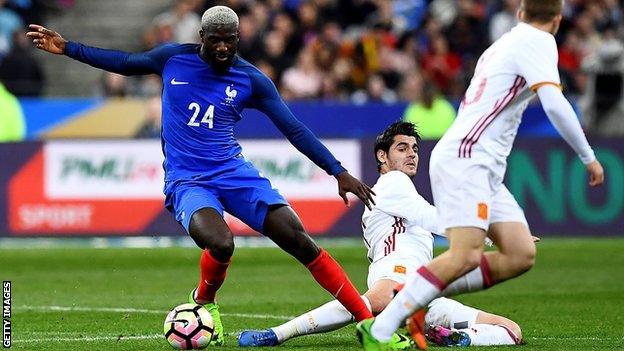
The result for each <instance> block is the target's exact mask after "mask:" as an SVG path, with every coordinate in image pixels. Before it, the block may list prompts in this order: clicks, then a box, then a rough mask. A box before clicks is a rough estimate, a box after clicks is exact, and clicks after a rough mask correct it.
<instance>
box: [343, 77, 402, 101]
mask: <svg viewBox="0 0 624 351" xmlns="http://www.w3.org/2000/svg"><path fill="white" fill-rule="evenodd" d="M397 100H398V97H397V94H396V93H395V92H394V91H393V90H391V89H388V87H387V86H386V82H384V80H383V77H382V76H381V75H379V74H373V75H371V76H370V77H369V78H368V82H367V83H366V90H358V91H356V92H355V93H353V96H352V97H351V101H353V103H355V104H363V103H367V102H383V103H385V104H392V103H395V102H397Z"/></svg>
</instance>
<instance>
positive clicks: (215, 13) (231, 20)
mask: <svg viewBox="0 0 624 351" xmlns="http://www.w3.org/2000/svg"><path fill="white" fill-rule="evenodd" d="M232 24H233V25H236V27H238V15H237V14H236V12H234V10H232V9H231V8H229V7H227V6H213V7H211V8H209V9H208V10H206V11H205V12H204V14H203V15H202V19H201V26H202V28H208V26H211V25H232Z"/></svg>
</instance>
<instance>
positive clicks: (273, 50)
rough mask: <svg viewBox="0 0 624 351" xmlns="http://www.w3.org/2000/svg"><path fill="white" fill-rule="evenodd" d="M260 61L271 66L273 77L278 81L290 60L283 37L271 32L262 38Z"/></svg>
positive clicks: (276, 32)
mask: <svg viewBox="0 0 624 351" xmlns="http://www.w3.org/2000/svg"><path fill="white" fill-rule="evenodd" d="M260 60H262V61H265V62H267V63H268V64H269V65H271V66H273V70H274V71H275V77H276V78H277V80H278V81H279V80H280V78H281V76H282V73H283V72H284V71H285V70H286V69H287V68H288V67H289V66H290V65H291V62H292V59H291V58H290V56H289V55H287V54H286V41H285V39H284V35H282V34H281V33H280V32H278V31H275V30H274V31H271V32H269V33H268V34H267V35H266V36H265V37H264V50H263V53H262V56H261V58H260Z"/></svg>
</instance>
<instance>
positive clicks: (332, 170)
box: [329, 162, 347, 176]
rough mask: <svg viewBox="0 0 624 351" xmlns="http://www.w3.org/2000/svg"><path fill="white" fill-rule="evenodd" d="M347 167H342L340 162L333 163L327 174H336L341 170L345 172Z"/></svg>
mask: <svg viewBox="0 0 624 351" xmlns="http://www.w3.org/2000/svg"><path fill="white" fill-rule="evenodd" d="M346 170H347V169H346V168H344V167H342V165H341V164H340V162H338V163H337V164H335V165H333V166H332V167H331V168H330V169H329V174H330V175H333V176H336V175H338V174H340V173H342V172H345V171H346Z"/></svg>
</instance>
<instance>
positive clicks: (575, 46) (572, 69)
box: [559, 30, 585, 94]
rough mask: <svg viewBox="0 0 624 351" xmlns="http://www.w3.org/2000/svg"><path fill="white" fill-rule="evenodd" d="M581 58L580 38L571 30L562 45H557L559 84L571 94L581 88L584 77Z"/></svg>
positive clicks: (579, 90) (576, 92)
mask: <svg viewBox="0 0 624 351" xmlns="http://www.w3.org/2000/svg"><path fill="white" fill-rule="evenodd" d="M582 60H583V51H582V46H581V40H580V38H579V36H578V34H577V33H576V31H574V30H572V31H570V32H568V35H567V36H566V37H565V40H564V42H563V44H562V45H560V46H559V71H560V72H561V85H562V86H564V87H565V88H566V90H567V91H568V92H570V93H573V94H578V93H579V92H581V91H582V90H583V87H584V85H585V84H584V79H583V74H582V72H581V70H580V68H581V61H582Z"/></svg>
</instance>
